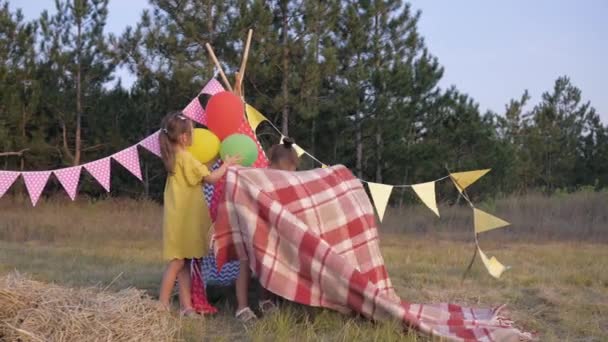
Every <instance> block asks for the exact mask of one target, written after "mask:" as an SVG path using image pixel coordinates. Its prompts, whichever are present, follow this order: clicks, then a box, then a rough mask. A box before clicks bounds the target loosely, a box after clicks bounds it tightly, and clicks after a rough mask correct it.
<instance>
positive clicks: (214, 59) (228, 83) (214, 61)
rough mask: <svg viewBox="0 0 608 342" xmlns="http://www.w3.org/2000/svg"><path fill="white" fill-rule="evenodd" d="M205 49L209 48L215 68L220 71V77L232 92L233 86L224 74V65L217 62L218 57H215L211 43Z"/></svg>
mask: <svg viewBox="0 0 608 342" xmlns="http://www.w3.org/2000/svg"><path fill="white" fill-rule="evenodd" d="M205 47H206V48H207V51H208V52H209V55H210V56H211V60H213V63H215V66H216V67H217V68H218V70H219V71H220V76H221V77H222V81H224V85H226V87H227V88H228V90H230V91H232V86H231V85H230V82H228V78H227V77H226V74H225V73H224V69H222V65H221V64H220V62H219V61H218V60H217V57H215V53H214V52H213V48H212V47H211V45H210V44H209V43H207V44H205Z"/></svg>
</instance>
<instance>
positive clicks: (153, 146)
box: [139, 131, 160, 157]
mask: <svg viewBox="0 0 608 342" xmlns="http://www.w3.org/2000/svg"><path fill="white" fill-rule="evenodd" d="M159 134H160V131H157V132H156V133H154V134H152V135H150V136H148V137H147V138H145V139H144V140H142V141H140V142H139V146H141V147H143V148H145V149H146V150H148V151H150V152H152V153H154V154H155V155H157V156H159V157H160V143H159V141H158V136H159Z"/></svg>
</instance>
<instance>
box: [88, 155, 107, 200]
mask: <svg viewBox="0 0 608 342" xmlns="http://www.w3.org/2000/svg"><path fill="white" fill-rule="evenodd" d="M83 167H84V168H85V169H86V170H87V171H88V172H89V173H90V174H91V176H93V178H95V180H97V182H98V183H99V185H101V186H102V187H103V188H104V189H106V191H108V192H110V157H107V158H103V159H99V160H96V161H94V162H90V163H88V164H85V165H83Z"/></svg>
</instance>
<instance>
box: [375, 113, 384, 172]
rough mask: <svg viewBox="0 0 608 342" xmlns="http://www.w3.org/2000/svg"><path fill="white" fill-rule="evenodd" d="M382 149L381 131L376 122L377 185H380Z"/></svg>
mask: <svg viewBox="0 0 608 342" xmlns="http://www.w3.org/2000/svg"><path fill="white" fill-rule="evenodd" d="M376 120H378V119H376ZM382 149H383V144H382V131H381V128H380V124H379V123H378V122H376V182H378V183H382V163H383V160H382Z"/></svg>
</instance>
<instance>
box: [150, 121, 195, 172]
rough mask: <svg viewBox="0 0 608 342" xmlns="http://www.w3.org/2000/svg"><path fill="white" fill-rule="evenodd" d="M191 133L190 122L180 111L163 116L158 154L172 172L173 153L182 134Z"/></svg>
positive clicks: (166, 167)
mask: <svg viewBox="0 0 608 342" xmlns="http://www.w3.org/2000/svg"><path fill="white" fill-rule="evenodd" d="M184 133H186V134H189V135H190V134H192V123H191V122H190V119H188V118H187V117H185V116H184V115H183V114H182V112H174V113H170V114H167V115H166V116H165V117H164V118H163V122H162V125H161V128H160V135H159V138H158V140H159V143H160V155H161V157H162V160H163V164H165V169H166V170H167V172H168V173H170V174H172V173H173V170H174V169H175V155H176V154H177V148H178V145H179V138H180V136H181V135H182V134H184Z"/></svg>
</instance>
